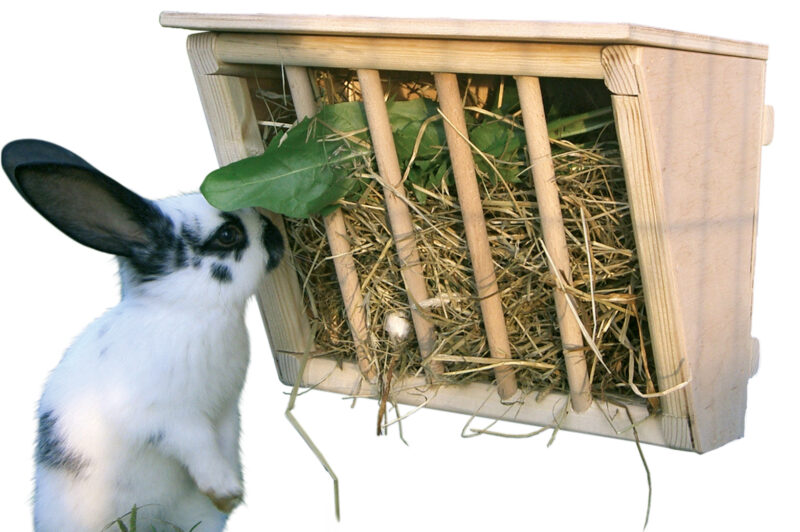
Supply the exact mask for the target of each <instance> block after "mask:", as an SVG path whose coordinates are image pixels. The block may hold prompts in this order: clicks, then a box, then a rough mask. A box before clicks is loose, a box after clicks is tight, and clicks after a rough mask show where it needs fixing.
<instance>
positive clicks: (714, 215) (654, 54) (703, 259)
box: [161, 12, 772, 452]
mask: <svg viewBox="0 0 800 532" xmlns="http://www.w3.org/2000/svg"><path fill="white" fill-rule="evenodd" d="M161 23H162V25H164V26H167V27H178V28H185V29H192V30H200V31H201V33H196V34H192V35H190V37H189V39H188V50H189V56H190V61H191V65H192V68H193V71H194V73H195V78H196V82H197V87H198V89H199V92H200V97H201V100H202V104H203V108H204V110H205V114H206V117H207V121H208V125H209V128H210V130H211V136H212V139H213V142H214V146H215V149H216V153H217V158H218V161H219V163H220V164H227V163H230V162H233V161H236V160H238V159H241V158H243V157H247V156H251V155H256V154H258V153H260V152H262V151H263V149H264V147H263V143H262V137H261V134H260V132H259V127H258V125H257V122H256V118H255V114H254V110H253V102H252V101H251V94H250V90H249V88H248V85H247V77H252V76H253V75H254V74H255V75H257V74H258V72H259V69H267V68H272V69H273V70H274V68H275V66H276V65H277V66H278V67H279V68H281V69H282V73H283V74H282V75H284V76H285V79H286V81H287V83H288V87H289V89H290V92H291V96H292V100H293V102H294V106H295V109H296V111H297V113H298V116H304V115H312V114H314V113H315V112H316V103H315V100H314V97H313V95H312V92H311V82H310V79H309V77H308V74H307V72H306V69H307V68H308V67H315V68H316V67H328V68H345V69H352V70H355V71H356V72H357V76H358V80H359V82H360V85H361V90H362V97H363V100H364V105H365V109H366V112H367V118H368V122H369V127H370V133H371V136H372V139H373V145H374V148H375V152H376V159H377V162H378V167H379V172H380V174H381V176H382V177H383V179H384V180H385V182H386V183H387V187H388V188H387V194H386V196H387V213H388V216H389V217H390V218H391V226H392V231H393V233H394V237H395V241H396V245H397V253H398V257H399V259H400V260H401V261H403V263H405V264H406V265H411V266H410V267H406V268H404V269H403V281H404V283H405V286H406V290H407V291H408V293H409V294H410V298H411V299H413V300H417V301H421V300H423V299H425V297H426V296H425V293H424V292H425V281H424V279H422V278H421V272H420V271H419V270H418V269H417V268H415V267H414V266H413V265H414V264H415V262H416V258H415V249H414V245H413V239H409V238H406V235H408V234H411V233H412V230H413V228H412V225H411V221H410V218H409V213H408V209H407V207H406V205H405V203H404V202H403V201H402V198H398V197H397V195H398V194H401V193H402V192H401V191H400V190H399V189H396V188H393V187H394V185H396V184H397V183H399V178H400V172H399V168H398V163H397V157H396V154H395V147H394V145H393V141H392V135H391V131H390V129H389V124H388V119H387V113H386V107H385V105H384V94H383V88H382V86H381V81H380V71H381V70H393V71H397V70H400V71H403V70H413V71H422V72H430V73H432V74H433V75H434V79H435V82H436V89H437V93H438V95H439V104H440V108H441V110H442V112H443V113H444V115H445V116H446V117H448V120H447V127H446V133H447V141H448V146H449V148H450V152H451V158H452V162H453V168H454V174H455V175H456V180H457V186H458V195H459V203H460V205H461V209H462V212H463V214H464V223H465V228H466V232H467V241H468V245H469V252H470V257H471V261H472V264H473V268H474V270H475V275H476V279H481V281H479V282H476V287H477V289H478V292H479V295H481V296H487V297H481V314H482V316H483V319H484V325H485V328H486V331H487V340H488V343H489V345H490V348H491V352H492V356H494V357H506V356H508V353H509V349H508V345H507V342H508V340H507V337H506V334H505V330H504V329H505V325H504V319H503V309H502V306H501V304H500V302H499V298H498V297H492V294H493V293H496V290H495V288H494V285H493V282H494V273H493V271H492V262H491V259H490V258H488V247H487V246H488V243H487V241H486V231H485V226H484V225H483V221H482V212H481V203H480V197H479V195H478V190H477V186H476V184H475V173H474V169H473V168H471V165H472V156H471V153H470V147H469V145H468V144H467V142H466V141H465V140H464V135H465V133H466V130H465V125H464V124H463V112H462V108H461V105H462V104H461V98H460V96H459V92H458V84H457V76H458V75H464V74H494V75H506V76H514V77H515V78H516V80H517V85H518V89H519V93H520V99H521V104H522V108H523V118H524V123H525V129H526V138H527V142H528V149H529V152H530V153H531V160H533V161H536V164H535V165H534V167H533V175H534V184H535V190H536V195H537V201H538V203H539V208H540V215H541V218H542V230H543V235H544V240H545V244H546V246H547V248H548V249H549V250H550V251H551V254H552V265H551V266H552V267H555V268H557V269H559V270H561V271H569V269H568V267H566V261H568V260H569V259H568V258H567V256H566V253H565V249H566V243H565V241H564V229H563V224H562V220H561V213H560V211H559V204H558V190H557V188H556V185H555V182H554V180H553V179H552V172H553V170H552V162H551V160H550V157H549V153H550V147H549V141H548V138H547V128H546V124H545V122H544V115H543V110H542V102H541V92H540V90H539V83H538V78H539V77H566V78H582V79H602V80H604V82H605V84H606V86H607V88H608V89H609V91H610V92H611V98H612V104H613V110H614V118H615V124H616V128H617V136H618V138H619V142H620V150H621V153H622V159H623V169H624V173H625V180H626V185H627V189H628V196H629V202H630V206H631V210H632V216H633V222H634V235H635V239H636V247H637V254H638V257H639V263H640V268H641V272H642V278H643V283H644V297H645V304H646V307H647V312H648V320H649V327H650V334H651V339H652V349H653V352H654V357H655V366H656V375H657V380H658V388H659V389H660V390H661V391H662V392H663V391H667V390H673V391H672V392H670V393H667V394H666V395H664V396H663V397H661V399H660V402H661V412H660V413H659V414H657V415H649V413H648V410H647V407H646V406H645V405H644V402H642V403H636V402H635V401H634V402H631V403H630V404H627V405H626V407H625V408H623V407H621V406H620V405H618V404H614V403H611V402H605V401H600V400H597V399H595V400H593V399H592V397H591V395H590V393H589V389H588V384H587V382H588V381H587V377H586V363H585V359H584V356H583V355H582V354H581V353H580V352H578V355H575V352H574V351H573V352H571V353H570V352H565V356H566V357H567V368H568V382H569V385H570V394H569V397H568V396H567V395H565V394H559V393H551V394H549V395H548V396H547V397H546V398H545V399H544V400H543V401H540V402H536V401H534V400H532V399H531V400H526V401H525V402H524V403H523V404H521V405H516V406H515V407H514V408H509V406H508V405H507V404H506V401H504V399H508V398H511V397H512V396H513V395H514V393H515V389H516V385H515V382H514V377H513V373H511V372H509V371H508V369H507V368H505V369H504V368H500V369H499V370H498V371H497V372H496V374H495V377H496V381H497V383H498V385H497V386H494V385H489V384H478V383H473V384H468V385H460V386H444V387H436V388H435V389H433V388H431V387H429V386H428V385H427V383H426V382H425V381H424V380H422V379H420V381H419V382H416V383H415V382H406V383H404V385H403V387H402V388H403V389H406V390H408V391H406V392H401V393H399V396H398V397H397V398H396V399H397V400H398V401H399V402H401V403H407V404H412V405H418V404H421V403H423V402H424V403H425V406H427V407H430V408H438V409H444V410H449V411H455V412H461V413H465V414H473V413H478V414H479V415H480V416H485V417H490V418H499V419H508V420H510V421H518V422H523V423H529V424H534V425H540V426H553V425H555V424H556V423H559V425H560V427H561V429H565V430H575V431H580V432H586V433H593V434H598V435H604V436H611V437H616V438H624V439H632V438H633V431H632V430H630V428H631V424H632V421H633V422H634V423H636V426H637V431H638V435H639V438H640V439H641V440H642V441H644V442H648V443H653V444H658V445H664V446H669V447H672V448H677V449H684V450H693V451H696V452H705V451H709V450H711V449H714V448H716V447H719V446H720V445H723V444H725V443H726V442H728V441H731V440H733V439H735V438H738V437H741V436H742V435H743V432H744V413H745V407H746V397H747V381H748V379H749V378H750V377H751V376H752V375H753V374H754V373H755V370H756V368H757V364H758V343H757V341H755V340H754V339H752V338H751V336H750V324H751V311H752V294H753V267H754V260H755V257H754V252H755V234H756V220H757V206H758V183H759V171H760V153H761V146H762V145H766V144H767V143H769V140H770V138H771V134H772V133H771V132H772V127H771V120H772V112H771V108H769V107H765V106H764V78H765V66H766V58H767V48H766V47H765V46H762V45H757V44H751V43H745V42H738V41H731V40H725V39H717V38H711V37H706V36H701V35H693V34H686V33H678V32H672V31H665V30H659V29H653V28H646V27H640V26H632V25H626V24H566V23H543V22H516V21H463V20H461V21H459V20H416V19H380V18H358V17H316V16H271V15H253V16H248V15H200V14H191V13H172V12H165V13H162V15H161ZM275 220H276V221H277V222H278V223H279V224H281V226H282V221H281V220H280V218H279V217H275ZM325 227H326V232H327V234H328V238H329V243H330V245H331V249H332V256H334V257H338V258H337V259H336V260H335V266H336V272H337V276H338V278H339V281H340V285H341V289H342V293H343V296H344V299H345V301H347V302H348V303H346V307H347V308H346V311H347V316H348V321H349V323H350V325H351V331H352V334H353V339H354V341H355V345H356V350H357V352H358V351H359V350H360V348H359V346H360V345H363V343H364V341H365V337H366V336H365V335H366V331H365V329H364V327H365V325H364V318H363V310H362V309H361V308H360V304H359V296H358V293H357V292H358V279H357V278H356V277H355V276H356V273H355V271H354V269H353V267H352V264H348V253H349V249H348V244H347V239H346V238H344V237H343V235H344V234H345V231H346V230H345V228H344V224H343V222H342V220H341V216H337V215H335V214H334V215H331V216H329V217H327V218H326V220H325ZM565 281H566V282H569V279H565ZM554 300H555V304H556V306H557V309H558V316H559V329H560V333H561V335H562V340H563V343H564V345H576V344H577V345H580V344H581V343H582V342H583V339H582V337H581V331H580V330H579V324H578V323H577V322H576V320H575V319H574V318H573V317H572V314H571V313H569V312H567V311H566V310H565V306H566V304H567V302H566V300H565V298H564V296H563V293H562V292H560V291H559V290H555V293H554ZM259 303H260V308H261V311H262V315H263V317H264V323H265V326H266V329H267V332H268V335H269V340H270V344H271V347H272V349H273V353H274V356H275V361H276V365H277V368H278V372H279V376H280V378H281V380H282V382H284V383H285V384H289V385H291V384H293V383H294V382H295V380H296V379H297V378H298V370H299V362H298V358H297V356H296V355H294V354H296V353H302V352H303V351H304V349H305V344H306V342H307V339H308V338H309V325H308V322H307V319H306V317H305V313H304V310H303V301H302V296H301V291H300V287H299V284H298V279H297V275H296V274H295V272H294V270H293V268H292V267H291V264H290V261H288V260H287V261H284V262H283V264H282V265H281V266H280V267H279V268H278V269H277V270H276V271H275V272H274V273H273V274H272V275H271V276H270V277H269V279H268V280H267V281H266V282H265V284H264V286H262V287H261V289H260V291H259ZM412 318H413V325H414V329H415V332H416V335H417V338H418V341H419V344H420V350H421V351H422V352H423V354H424V353H425V352H426V350H428V351H429V350H430V349H431V346H430V345H427V344H428V342H429V339H430V338H431V337H432V335H431V326H430V324H428V323H427V322H426V320H425V319H424V317H422V316H420V315H417V314H414V315H412ZM357 354H359V353H357ZM364 360H365V359H364V357H363V356H362V355H361V354H359V356H358V358H357V361H359V362H361V366H360V367H359V362H354V363H345V364H344V365H343V366H341V367H338V366H337V364H336V362H334V361H332V360H329V359H325V358H313V359H312V360H310V362H309V364H308V365H307V366H306V368H305V372H304V374H303V375H302V376H300V379H301V383H302V385H304V386H311V385H313V386H315V387H316V388H318V389H322V390H327V391H333V392H338V393H342V394H358V395H363V396H371V397H375V396H376V393H377V389H376V388H375V386H374V385H372V384H370V383H369V381H368V380H365V379H364V377H363V376H362V375H363V374H362V372H366V373H367V374H368V373H369V368H368V366H367V365H366V364H365V363H364ZM434 370H435V368H434ZM368 376H369V375H368ZM487 398H488V400H487ZM568 399H569V400H571V405H572V410H573V412H572V413H570V414H569V415H568V416H566V417H565V418H563V419H559V420H556V417H555V413H556V412H558V411H559V410H560V408H561V407H562V406H563V405H564V404H565V403H566V401H567V400H568ZM631 420H632V421H631Z"/></svg>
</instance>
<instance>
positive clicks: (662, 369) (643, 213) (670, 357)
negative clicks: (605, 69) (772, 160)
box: [612, 95, 692, 448]
mask: <svg viewBox="0 0 800 532" xmlns="http://www.w3.org/2000/svg"><path fill="white" fill-rule="evenodd" d="M612 103H613V106H614V118H615V120H616V126H617V134H618V136H619V143H620V151H621V153H622V165H623V169H624V171H625V183H626V186H627V189H628V201H629V202H630V205H631V214H632V217H633V229H634V236H635V238H636V254H637V256H638V258H639V266H640V269H641V272H642V280H643V283H644V299H645V305H646V307H647V316H648V325H649V328H650V336H651V340H652V344H653V347H652V348H653V355H654V359H655V365H656V375H657V380H658V387H659V389H660V390H661V391H662V392H663V391H666V390H670V389H674V388H675V387H676V386H680V385H681V383H683V382H686V381H687V379H689V375H690V372H689V367H688V364H687V363H686V357H685V352H686V348H685V340H684V338H683V335H682V329H681V328H680V319H679V315H680V309H679V306H678V297H677V289H676V285H677V281H676V280H675V277H674V271H673V264H674V261H673V260H672V253H671V251H670V249H669V242H668V240H667V239H666V238H665V232H666V230H665V226H666V222H665V218H666V214H665V212H664V199H663V196H664V194H663V188H662V184H663V183H662V179H661V172H660V169H659V166H658V164H657V163H656V160H655V154H654V153H653V142H652V139H651V138H650V136H649V135H648V129H649V128H648V124H647V122H646V120H645V116H644V112H643V109H642V102H641V100H640V98H639V97H638V96H619V95H614V96H612ZM689 401H690V398H689V397H687V390H686V389H685V388H683V389H677V390H675V391H673V392H671V393H668V394H666V395H664V396H663V397H661V399H660V404H661V410H662V412H661V420H662V423H661V424H662V428H663V431H664V439H665V440H666V442H667V445H669V446H671V447H678V448H686V447H689V448H691V447H692V434H691V430H690V424H689V407H688V403H689Z"/></svg>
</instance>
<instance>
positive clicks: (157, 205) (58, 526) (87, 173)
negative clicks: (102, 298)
mask: <svg viewBox="0 0 800 532" xmlns="http://www.w3.org/2000/svg"><path fill="white" fill-rule="evenodd" d="M3 168H4V169H5V171H6V173H7V174H8V175H9V177H10V178H11V181H12V183H13V184H14V186H15V187H16V188H17V190H18V191H19V192H20V194H21V195H22V196H23V197H24V198H25V199H26V200H27V201H28V202H29V203H31V205H32V206H33V207H34V208H35V209H37V210H38V211H39V212H40V213H42V215H43V216H45V218H47V219H48V220H50V221H51V222H53V223H54V224H55V225H56V226H57V227H59V228H60V229H61V230H62V231H64V232H65V233H67V234H68V235H69V236H71V237H73V238H75V239H76V240H78V241H79V242H82V243H84V244H87V245H89V246H91V247H94V248H96V249H100V250H102V251H108V252H111V253H115V254H118V255H119V262H120V279H121V285H122V299H121V301H120V303H119V304H118V305H117V306H116V307H114V308H112V309H110V310H108V311H107V312H106V313H105V314H103V315H102V316H101V317H100V318H98V319H97V320H96V321H95V322H93V323H92V324H91V325H89V327H88V328H87V329H86V330H85V331H84V332H83V333H82V334H81V335H80V336H79V337H78V338H77V339H76V340H75V342H74V343H73V344H72V346H71V347H70V348H69V349H68V350H67V352H66V353H65V354H64V357H63V358H62V360H61V362H60V363H59V364H58V366H57V367H56V368H55V370H54V371H53V372H52V373H51V375H50V376H49V378H48V380H47V383H46V384H45V387H44V392H43V394H42V397H41V400H40V404H39V437H38V442H37V448H36V462H37V466H36V479H35V480H36V487H35V493H34V527H35V529H36V531H37V532H56V531H57V532H99V531H100V530H103V528H104V527H105V526H107V525H109V524H110V523H112V522H113V521H114V520H115V519H117V518H119V517H121V516H124V515H125V514H126V513H127V512H129V511H131V509H132V507H133V506H134V505H136V506H137V507H138V508H139V510H138V515H137V517H138V519H137V524H138V528H139V529H140V530H148V531H149V530H151V529H152V528H154V529H156V530H174V528H173V525H174V526H178V527H180V528H181V529H183V530H185V531H188V530H190V529H192V530H195V531H196V532H218V531H221V530H222V529H223V528H224V526H225V521H226V518H227V514H226V513H224V512H230V511H231V510H232V509H233V508H234V507H235V506H236V504H238V502H239V501H240V500H241V497H242V493H243V485H242V469H241V463H240V458H239V406H238V405H239V396H240V393H241V390H242V386H243V384H244V380H245V374H246V371H247V365H248V360H249V345H248V338H247V331H246V329H245V323H244V312H245V304H246V301H247V299H248V298H249V297H250V296H251V295H252V294H253V293H254V292H255V290H256V288H257V286H258V284H259V282H260V281H261V279H262V278H263V276H264V275H265V274H266V272H267V270H268V269H269V268H273V267H275V266H276V265H277V263H278V261H279V260H280V256H281V253H282V249H283V244H282V240H281V237H280V233H278V231H277V229H276V228H275V226H274V225H273V224H271V223H270V222H269V221H268V220H267V219H266V218H264V217H262V216H261V215H259V214H258V213H257V212H255V211H254V210H251V209H244V210H241V211H236V212H234V213H223V212H221V211H219V210H217V209H215V208H213V207H211V206H210V205H209V204H208V203H207V202H206V201H205V199H204V198H203V197H202V196H200V195H199V194H190V195H184V196H176V197H173V198H168V199H165V200H161V201H159V202H151V201H149V200H145V199H144V198H140V197H139V196H137V195H136V194H134V193H132V192H130V191H128V190H127V189H125V188H124V187H122V186H121V185H119V184H118V183H116V182H114V181H113V180H111V179H110V178H108V177H106V176H104V175H103V174H101V173H100V172H98V171H97V170H95V169H94V168H93V167H91V166H90V165H88V163H86V162H85V161H83V160H82V159H80V158H78V157H77V156H76V155H74V154H72V153H71V152H68V151H66V150H64V149H63V148H60V147H58V146H55V145H52V144H50V143H45V142H42V141H16V142H15V143H12V144H9V145H8V146H7V147H6V148H5V149H4V150H3ZM65 202H67V203H69V202H73V203H74V204H68V205H67V207H66V208H65V207H64V203H65ZM109 235H111V237H109ZM218 508H219V509H218ZM221 510H223V511H221ZM125 521H126V520H125V519H123V522H125ZM198 522H200V523H201V524H200V525H199V526H198V527H197V528H194V529H193V528H192V527H193V526H195V525H196V524H197V523H198ZM112 529H116V527H112Z"/></svg>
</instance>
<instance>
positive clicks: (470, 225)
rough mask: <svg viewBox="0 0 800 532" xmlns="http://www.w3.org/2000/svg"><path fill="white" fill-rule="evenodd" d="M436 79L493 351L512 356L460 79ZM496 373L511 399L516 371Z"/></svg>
mask: <svg viewBox="0 0 800 532" xmlns="http://www.w3.org/2000/svg"><path fill="white" fill-rule="evenodd" d="M434 80H435V82H436V92H437V93H438V95H439V106H440V108H441V111H442V114H443V115H444V117H445V128H444V130H445V137H446V138H447V146H448V148H449V150H450V161H451V162H452V164H453V176H454V178H455V182H456V191H457V194H458V203H459V207H460V209H461V216H462V218H463V221H464V232H465V233H466V238H467V248H468V249H469V257H470V261H471V264H472V271H473V275H474V277H475V288H476V290H477V292H478V299H479V301H480V309H481V317H482V318H483V324H484V327H485V329H486V340H487V342H488V343H489V351H490V352H491V355H492V356H493V357H495V358H511V346H510V345H509V343H508V331H507V330H506V322H505V316H504V315H503V304H502V302H501V301H500V292H499V290H498V288H497V278H496V276H495V273H494V262H493V261H492V250H491V248H490V247H489V236H488V233H487V231H486V220H485V219H484V217H483V207H482V205H481V196H480V190H479V189H478V181H477V176H476V174H475V163H474V161H473V160H472V150H471V148H470V146H469V144H468V143H467V141H466V140H465V139H466V136H467V124H466V122H465V120H464V108H463V107H462V105H461V92H460V91H459V88H458V79H457V78H456V75H455V74H447V73H435V74H434ZM494 375H495V379H496V380H497V391H498V393H499V394H500V398H501V399H503V400H507V399H510V398H511V397H512V396H513V395H514V394H515V393H516V391H517V381H516V378H515V377H514V370H513V369H512V368H510V367H507V366H505V367H504V366H501V367H498V368H495V370H494Z"/></svg>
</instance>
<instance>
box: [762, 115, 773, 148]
mask: <svg viewBox="0 0 800 532" xmlns="http://www.w3.org/2000/svg"><path fill="white" fill-rule="evenodd" d="M774 134H775V108H774V107H772V106H771V105H765V106H764V125H763V127H762V130H761V145H762V146H769V145H770V144H772V138H773V136H774Z"/></svg>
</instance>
